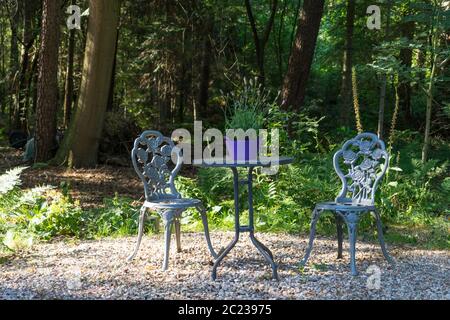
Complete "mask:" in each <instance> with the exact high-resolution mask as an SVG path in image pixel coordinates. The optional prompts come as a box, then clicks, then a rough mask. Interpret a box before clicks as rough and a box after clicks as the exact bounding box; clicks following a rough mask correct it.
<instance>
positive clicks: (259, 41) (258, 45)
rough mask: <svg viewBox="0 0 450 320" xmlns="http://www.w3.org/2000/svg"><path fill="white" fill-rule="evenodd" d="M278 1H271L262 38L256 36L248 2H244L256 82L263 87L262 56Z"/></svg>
mask: <svg viewBox="0 0 450 320" xmlns="http://www.w3.org/2000/svg"><path fill="white" fill-rule="evenodd" d="M277 6H278V0H272V6H271V9H270V17H269V21H268V22H267V24H266V26H265V29H264V33H263V35H262V37H260V35H259V34H258V29H257V27H256V21H255V17H254V16H253V11H252V6H251V4H250V0H245V8H246V10H247V16H248V20H249V22H250V26H251V28H252V33H253V41H254V43H255V54H256V65H257V67H258V82H259V83H260V84H261V85H262V86H263V87H264V85H265V81H266V74H265V70H264V56H265V49H266V45H267V41H268V40H269V36H270V32H271V31H272V29H273V23H274V21H275V14H276V12H277Z"/></svg>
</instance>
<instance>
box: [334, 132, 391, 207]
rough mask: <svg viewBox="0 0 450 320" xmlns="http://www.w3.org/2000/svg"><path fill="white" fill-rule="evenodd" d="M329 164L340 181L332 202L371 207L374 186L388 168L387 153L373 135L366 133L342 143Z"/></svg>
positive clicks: (374, 191)
mask: <svg viewBox="0 0 450 320" xmlns="http://www.w3.org/2000/svg"><path fill="white" fill-rule="evenodd" d="M333 165H334V170H336V173H337V174H338V175H339V178H340V179H341V181H342V189H341V192H340V193H339V195H338V196H337V197H336V202H339V203H349V202H351V203H354V204H362V205H373V204H374V202H375V193H376V190H377V186H378V183H379V182H380V180H381V179H382V178H383V176H384V174H385V173H386V170H387V168H388V166H389V154H388V153H387V152H386V148H385V146H384V142H383V141H382V140H380V139H379V138H378V136H377V135H375V134H373V133H367V132H366V133H361V134H359V135H357V136H356V137H355V138H353V139H351V140H348V141H347V142H345V143H344V145H343V146H342V148H341V149H340V150H339V151H338V152H336V153H335V155H334V158H333ZM344 172H346V173H344Z"/></svg>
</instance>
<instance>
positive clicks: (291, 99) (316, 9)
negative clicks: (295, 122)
mask: <svg viewBox="0 0 450 320" xmlns="http://www.w3.org/2000/svg"><path fill="white" fill-rule="evenodd" d="M324 2H325V1H324V0H305V1H304V3H303V7H302V10H301V13H300V19H299V22H298V30H297V35H296V40H295V45H294V47H293V48H292V52H291V56H290V58H289V64H288V70H287V73H286V76H285V78H284V83H283V89H282V92H281V94H282V106H283V108H285V109H293V110H295V111H298V110H300V108H301V106H302V105H303V102H304V100H305V92H306V84H307V81H308V77H309V72H310V69H311V64H312V61H313V57H314V51H315V47H316V42H317V36H318V33H319V28H320V21H321V19H322V14H323V6H324Z"/></svg>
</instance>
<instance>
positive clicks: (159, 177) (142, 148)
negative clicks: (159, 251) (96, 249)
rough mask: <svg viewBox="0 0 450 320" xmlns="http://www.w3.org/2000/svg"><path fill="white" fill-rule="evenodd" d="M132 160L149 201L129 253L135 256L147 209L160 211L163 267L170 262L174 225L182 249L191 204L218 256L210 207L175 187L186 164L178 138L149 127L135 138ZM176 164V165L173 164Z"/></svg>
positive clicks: (178, 247) (178, 243)
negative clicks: (183, 216)
mask: <svg viewBox="0 0 450 320" xmlns="http://www.w3.org/2000/svg"><path fill="white" fill-rule="evenodd" d="M131 160H132V162H133V167H134V169H135V170H136V173H137V174H138V176H139V178H140V179H141V180H142V182H143V183H144V192H145V202H144V204H143V206H142V208H141V211H140V216H139V231H138V239H137V244H136V248H135V250H134V252H133V253H132V254H131V256H129V257H128V261H130V260H132V259H133V258H134V257H135V256H136V254H137V252H138V249H139V245H140V244H141V240H142V236H143V232H144V223H145V218H146V213H147V211H148V210H149V211H154V212H157V213H158V214H159V215H160V216H161V218H162V221H163V223H164V233H165V252H164V262H163V270H167V268H168V262H169V251H170V238H171V229H172V225H174V226H175V233H176V241H177V250H178V252H180V251H181V239H180V238H181V230H180V218H181V214H182V213H183V212H184V211H185V210H186V209H188V208H196V209H197V210H198V211H199V212H200V214H201V217H202V222H203V226H204V229H205V237H206V242H207V245H208V248H209V251H210V252H211V255H212V256H213V257H214V258H216V257H217V254H216V252H215V251H214V249H213V247H212V245H211V240H210V236H209V230H208V221H207V217H206V210H205V208H204V207H203V205H202V202H201V201H200V200H198V199H186V198H182V197H181V195H180V193H179V192H178V191H177V189H176V188H175V183H174V181H175V177H176V175H177V173H178V171H179V170H180V168H181V166H182V164H183V156H182V152H181V149H180V148H178V147H176V146H175V145H174V142H173V141H172V140H171V139H170V138H167V137H164V136H163V135H162V134H161V133H160V132H158V131H145V132H143V133H142V134H141V136H140V137H139V138H137V139H136V140H135V142H134V147H133V150H132V152H131ZM171 164H174V166H173V169H172V170H170V169H169V167H170V166H171Z"/></svg>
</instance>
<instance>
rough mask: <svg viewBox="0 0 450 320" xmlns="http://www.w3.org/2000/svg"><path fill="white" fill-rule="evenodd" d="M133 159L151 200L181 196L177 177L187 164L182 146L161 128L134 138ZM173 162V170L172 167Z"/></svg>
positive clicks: (146, 195)
mask: <svg viewBox="0 0 450 320" xmlns="http://www.w3.org/2000/svg"><path fill="white" fill-rule="evenodd" d="M131 160H132V162H133V167H134V169H135V170H136V173H137V174H138V176H139V178H140V179H141V180H142V182H143V183H144V191H145V199H146V200H147V201H155V200H163V199H174V198H180V197H181V195H180V194H179V193H178V191H177V189H176V188H175V183H174V181H175V177H176V175H177V173H178V171H179V170H180V168H181V165H182V163H183V157H182V154H181V149H180V148H178V147H176V146H175V145H174V142H173V141H172V140H171V139H170V138H167V137H164V136H163V135H162V134H161V133H160V132H158V131H152V130H149V131H145V132H143V133H142V134H141V135H140V136H139V138H137V139H136V140H135V141H134V147H133V150H132V151H131ZM171 165H173V167H174V168H173V169H172V170H171V169H170V168H169V167H171Z"/></svg>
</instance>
